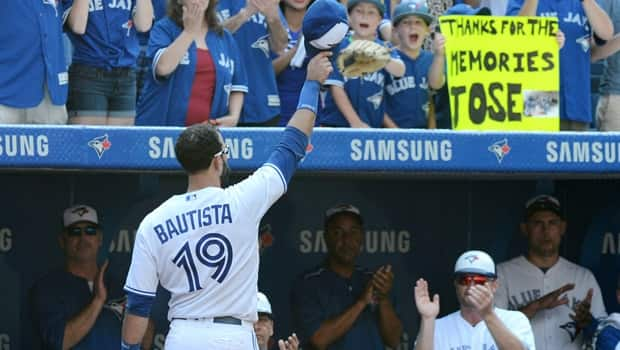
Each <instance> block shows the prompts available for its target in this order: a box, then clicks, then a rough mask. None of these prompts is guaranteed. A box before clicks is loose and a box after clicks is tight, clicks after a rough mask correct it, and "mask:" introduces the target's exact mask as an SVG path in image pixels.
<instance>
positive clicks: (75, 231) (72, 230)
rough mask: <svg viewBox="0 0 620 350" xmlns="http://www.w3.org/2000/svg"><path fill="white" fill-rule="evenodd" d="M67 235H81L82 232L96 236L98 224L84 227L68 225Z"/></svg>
mask: <svg viewBox="0 0 620 350" xmlns="http://www.w3.org/2000/svg"><path fill="white" fill-rule="evenodd" d="M66 231H67V236H69V237H79V236H81V235H82V233H84V234H86V235H87V236H94V235H96V234H97V226H92V225H89V226H84V227H79V226H73V227H68V228H67V230H66Z"/></svg>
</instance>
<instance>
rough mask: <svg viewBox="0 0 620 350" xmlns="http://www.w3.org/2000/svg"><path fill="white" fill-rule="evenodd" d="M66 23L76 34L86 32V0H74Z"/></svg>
mask: <svg viewBox="0 0 620 350" xmlns="http://www.w3.org/2000/svg"><path fill="white" fill-rule="evenodd" d="M66 21H67V22H66V24H67V25H68V26H69V28H70V29H71V31H72V32H74V33H75V34H77V35H82V34H84V33H86V25H87V24H88V0H74V1H73V4H72V5H71V10H69V15H68V16H67V19H66Z"/></svg>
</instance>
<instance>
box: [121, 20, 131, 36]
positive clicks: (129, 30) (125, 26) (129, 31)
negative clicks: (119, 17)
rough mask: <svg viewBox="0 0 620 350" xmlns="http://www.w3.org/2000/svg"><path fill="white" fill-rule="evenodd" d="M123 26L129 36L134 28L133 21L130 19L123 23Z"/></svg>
mask: <svg viewBox="0 0 620 350" xmlns="http://www.w3.org/2000/svg"><path fill="white" fill-rule="evenodd" d="M121 27H123V28H124V29H127V36H129V34H130V33H131V28H133V21H132V20H128V21H127V22H125V23H123V25H122V26H121Z"/></svg>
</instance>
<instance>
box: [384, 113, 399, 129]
mask: <svg viewBox="0 0 620 350" xmlns="http://www.w3.org/2000/svg"><path fill="white" fill-rule="evenodd" d="M383 127H384V128H388V129H398V125H396V123H395V122H394V120H392V118H391V117H390V116H389V115H388V114H387V113H383Z"/></svg>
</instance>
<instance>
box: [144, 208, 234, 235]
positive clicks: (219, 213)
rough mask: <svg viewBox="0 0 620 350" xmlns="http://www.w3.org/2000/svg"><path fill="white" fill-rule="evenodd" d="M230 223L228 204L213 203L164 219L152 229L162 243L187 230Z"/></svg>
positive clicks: (230, 214) (230, 215)
mask: <svg viewBox="0 0 620 350" xmlns="http://www.w3.org/2000/svg"><path fill="white" fill-rule="evenodd" d="M220 224H232V213H231V212H230V205H229V204H213V205H210V206H208V207H204V208H202V209H194V210H190V211H188V212H185V213H181V214H178V215H175V216H174V217H171V218H168V219H166V220H165V221H164V222H163V223H161V224H157V225H155V226H154V227H153V231H154V232H155V234H156V235H157V238H159V242H161V244H164V243H166V242H168V241H169V240H171V239H173V238H174V237H176V236H180V235H182V234H184V233H187V231H189V230H195V229H197V228H204V227H207V226H211V225H220Z"/></svg>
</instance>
